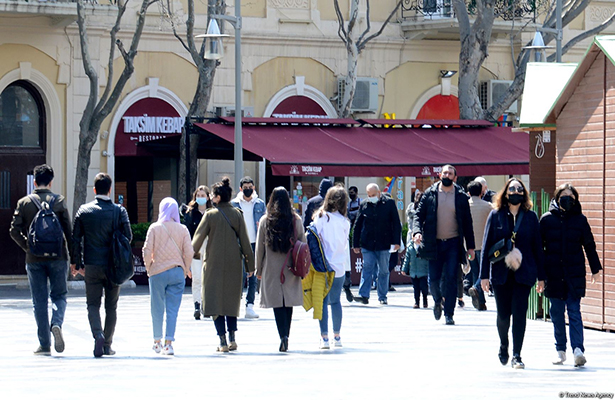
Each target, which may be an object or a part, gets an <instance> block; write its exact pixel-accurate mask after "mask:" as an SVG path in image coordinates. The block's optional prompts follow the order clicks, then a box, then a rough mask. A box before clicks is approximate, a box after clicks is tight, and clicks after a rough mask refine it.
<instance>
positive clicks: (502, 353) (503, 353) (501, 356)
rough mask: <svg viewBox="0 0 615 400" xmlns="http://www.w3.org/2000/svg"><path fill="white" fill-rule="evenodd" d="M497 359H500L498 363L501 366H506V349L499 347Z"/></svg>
mask: <svg viewBox="0 0 615 400" xmlns="http://www.w3.org/2000/svg"><path fill="white" fill-rule="evenodd" d="M498 358H499V359H500V363H501V364H502V365H506V364H508V347H504V346H500V351H499V352H498Z"/></svg>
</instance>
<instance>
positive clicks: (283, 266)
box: [280, 215, 297, 283]
mask: <svg viewBox="0 0 615 400" xmlns="http://www.w3.org/2000/svg"><path fill="white" fill-rule="evenodd" d="M292 230H293V236H292V240H291V241H290V249H288V253H286V260H284V264H282V269H281V270H280V282H282V283H284V281H286V278H285V277H284V268H286V266H287V264H288V257H290V253H292V252H293V247H294V246H295V242H296V241H297V238H296V235H295V216H294V215H293V224H292Z"/></svg>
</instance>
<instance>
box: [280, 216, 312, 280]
mask: <svg viewBox="0 0 615 400" xmlns="http://www.w3.org/2000/svg"><path fill="white" fill-rule="evenodd" d="M291 243H292V246H291V247H290V250H288V253H287V254H286V260H285V261H284V266H283V267H282V271H281V272H280V282H282V283H284V281H285V280H286V279H285V278H284V268H285V267H286V266H288V268H289V269H290V270H291V271H292V273H293V275H295V276H298V277H299V278H301V279H303V278H305V277H306V276H307V274H308V272H309V271H310V266H311V265H312V256H311V255H310V247H309V246H308V244H307V243H305V242H301V241H299V240H297V238H296V237H295V226H294V223H293V237H292V239H291ZM291 253H292V257H293V258H292V265H288V258H289V257H290V255H291Z"/></svg>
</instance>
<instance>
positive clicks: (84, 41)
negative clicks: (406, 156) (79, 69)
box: [77, 0, 98, 136]
mask: <svg viewBox="0 0 615 400" xmlns="http://www.w3.org/2000/svg"><path fill="white" fill-rule="evenodd" d="M85 11H86V10H85V4H84V3H83V0H79V1H77V25H78V26H79V40H80V45H81V59H82V61H83V69H84V70H85V74H86V75H87V77H88V79H89V81H90V95H89V96H88V102H87V104H86V105H85V109H84V110H83V118H82V119H81V121H80V124H79V125H80V126H81V130H80V132H81V133H82V132H84V127H83V126H82V125H89V121H90V119H91V118H92V115H93V114H94V108H95V105H96V101H97V100H98V72H96V69H95V68H94V65H93V64H92V59H91V58H90V50H89V39H88V29H87V26H86V12H85ZM80 136H81V135H80Z"/></svg>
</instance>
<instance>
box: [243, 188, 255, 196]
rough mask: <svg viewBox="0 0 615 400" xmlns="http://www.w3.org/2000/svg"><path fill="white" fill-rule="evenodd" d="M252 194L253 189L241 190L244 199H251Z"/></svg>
mask: <svg viewBox="0 0 615 400" xmlns="http://www.w3.org/2000/svg"><path fill="white" fill-rule="evenodd" d="M253 192H254V189H244V190H243V195H244V196H246V197H252V193H253Z"/></svg>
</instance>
